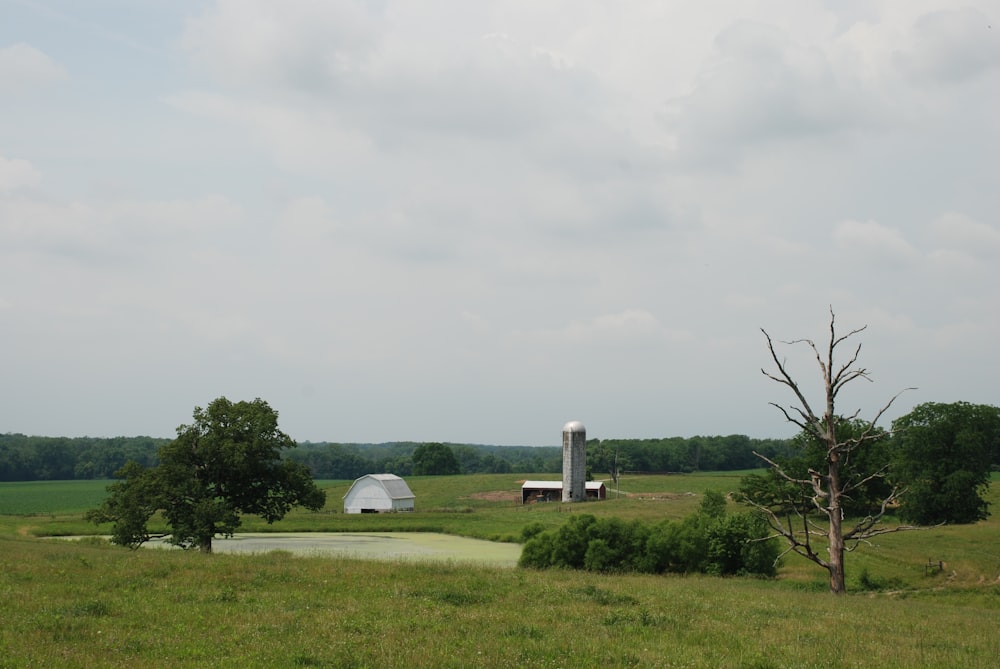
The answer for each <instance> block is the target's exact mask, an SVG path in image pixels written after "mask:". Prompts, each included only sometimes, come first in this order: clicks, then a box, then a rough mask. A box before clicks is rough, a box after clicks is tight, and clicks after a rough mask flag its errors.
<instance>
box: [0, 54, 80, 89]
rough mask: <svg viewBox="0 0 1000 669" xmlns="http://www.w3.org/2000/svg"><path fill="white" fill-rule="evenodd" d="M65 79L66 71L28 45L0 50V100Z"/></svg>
mask: <svg viewBox="0 0 1000 669" xmlns="http://www.w3.org/2000/svg"><path fill="white" fill-rule="evenodd" d="M64 77H66V70H65V69H64V68H63V67H62V66H61V65H59V64H58V63H57V62H55V61H54V60H52V59H51V58H49V57H48V56H47V55H46V54H45V53H44V52H42V51H39V50H38V49H36V48H35V47H33V46H31V45H29V44H12V45H11V46H7V47H3V48H0V98H2V97H4V96H5V95H10V94H12V93H19V92H24V91H27V90H31V89H34V88H39V87H42V86H45V85H48V84H51V83H52V82H55V81H58V80H60V79H63V78H64Z"/></svg>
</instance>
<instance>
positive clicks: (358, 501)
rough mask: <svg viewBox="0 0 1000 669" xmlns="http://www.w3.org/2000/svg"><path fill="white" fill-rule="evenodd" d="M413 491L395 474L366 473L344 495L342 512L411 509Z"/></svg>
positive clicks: (379, 511)
mask: <svg viewBox="0 0 1000 669" xmlns="http://www.w3.org/2000/svg"><path fill="white" fill-rule="evenodd" d="M413 499H414V496H413V492H412V491H411V490H410V486H408V485H406V481H404V480H403V479H401V478H399V477H398V476H396V475H395V474H366V475H365V476H362V477H361V478H359V479H358V480H356V481H355V482H354V483H353V484H351V488H350V490H348V491H347V494H346V495H344V513H384V512H388V511H413Z"/></svg>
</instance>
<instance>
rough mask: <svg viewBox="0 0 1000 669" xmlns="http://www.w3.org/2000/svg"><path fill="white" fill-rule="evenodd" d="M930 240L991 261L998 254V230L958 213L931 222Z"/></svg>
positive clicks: (999, 247) (999, 248)
mask: <svg viewBox="0 0 1000 669" xmlns="http://www.w3.org/2000/svg"><path fill="white" fill-rule="evenodd" d="M928 231H929V233H930V237H931V240H932V241H933V242H934V243H936V244H938V245H941V246H945V247H951V248H955V249H962V250H964V251H966V252H968V253H972V254H975V255H985V256H987V257H988V258H989V259H991V260H995V259H996V258H997V254H998V253H1000V229H997V228H995V227H993V226H991V225H988V224H987V223H983V222H980V221H977V220H974V219H972V218H970V217H969V216H966V215H964V214H961V213H958V212H948V213H946V214H944V215H942V216H939V217H938V218H936V219H935V220H934V221H932V222H931V224H930V226H929V227H928Z"/></svg>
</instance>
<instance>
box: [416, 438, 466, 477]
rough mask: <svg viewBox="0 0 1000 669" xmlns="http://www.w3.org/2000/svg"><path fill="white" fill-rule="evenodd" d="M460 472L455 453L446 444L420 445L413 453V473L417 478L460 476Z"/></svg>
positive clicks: (431, 443)
mask: <svg viewBox="0 0 1000 669" xmlns="http://www.w3.org/2000/svg"><path fill="white" fill-rule="evenodd" d="M460 471H461V467H460V465H459V463H458V458H456V457H455V452H454V451H452V450H451V449H450V448H448V447H447V446H445V445H444V444H439V443H437V442H430V443H427V444H420V445H419V446H417V448H416V449H414V451H413V473H414V474H416V475H417V476H427V475H443V474H458V473H459V472H460Z"/></svg>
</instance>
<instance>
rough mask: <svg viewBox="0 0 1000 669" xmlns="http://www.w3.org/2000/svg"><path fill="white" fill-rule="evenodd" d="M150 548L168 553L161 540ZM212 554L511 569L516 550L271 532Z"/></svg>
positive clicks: (421, 537) (427, 536)
mask: <svg viewBox="0 0 1000 669" xmlns="http://www.w3.org/2000/svg"><path fill="white" fill-rule="evenodd" d="M145 545H146V546H148V547H150V548H173V547H172V546H171V545H170V544H168V543H166V542H165V541H163V540H161V539H157V540H153V541H149V542H148V543H146V544H145ZM212 550H213V551H215V552H217V553H265V552H267V551H278V550H280V551H288V552H290V553H293V554H296V555H313V556H314V555H338V556H347V557H356V558H362V559H370V560H439V561H454V562H474V563H479V564H488V565H492V566H500V567H513V566H515V565H516V564H517V560H518V558H520V557H521V545H520V544H511V543H497V542H493V541H483V540H481V539H468V538H465V537H456V536H453V535H450V534H437V533H433V532H280V533H279V532H276V533H267V532H264V533H246V534H237V535H234V536H233V537H232V538H231V539H221V538H216V539H215V540H214V541H213V542H212Z"/></svg>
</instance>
